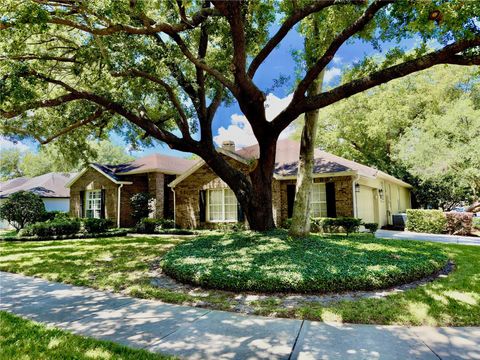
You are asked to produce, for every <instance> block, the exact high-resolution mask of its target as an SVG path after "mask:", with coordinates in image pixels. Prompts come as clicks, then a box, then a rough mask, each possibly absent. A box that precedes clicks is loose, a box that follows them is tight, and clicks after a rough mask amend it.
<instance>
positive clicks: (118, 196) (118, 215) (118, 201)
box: [117, 184, 123, 228]
mask: <svg viewBox="0 0 480 360" xmlns="http://www.w3.org/2000/svg"><path fill="white" fill-rule="evenodd" d="M122 187H123V184H120V185H118V191H117V227H118V228H119V227H120V199H121V196H120V195H121V192H122Z"/></svg>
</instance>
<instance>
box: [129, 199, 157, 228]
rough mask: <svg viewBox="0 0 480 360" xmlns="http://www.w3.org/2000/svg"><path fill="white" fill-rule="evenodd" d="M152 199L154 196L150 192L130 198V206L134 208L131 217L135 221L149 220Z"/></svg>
mask: <svg viewBox="0 0 480 360" xmlns="http://www.w3.org/2000/svg"><path fill="white" fill-rule="evenodd" d="M152 199H153V196H152V194H150V193H148V192H140V193H137V194H135V195H133V196H132V197H131V198H130V206H131V207H132V212H131V216H132V218H133V219H134V220H135V221H137V222H139V221H141V220H142V219H143V218H148V215H149V214H150V208H151V206H150V202H151V201H152Z"/></svg>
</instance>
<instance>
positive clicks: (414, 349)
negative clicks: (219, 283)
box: [0, 272, 480, 359]
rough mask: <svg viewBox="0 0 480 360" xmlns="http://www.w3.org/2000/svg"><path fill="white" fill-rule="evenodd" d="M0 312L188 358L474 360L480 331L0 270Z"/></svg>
mask: <svg viewBox="0 0 480 360" xmlns="http://www.w3.org/2000/svg"><path fill="white" fill-rule="evenodd" d="M0 310H5V311H8V312H11V313H14V314H18V315H20V316H23V317H25V318H29V319H32V320H36V321H39V322H43V323H48V324H51V325H54V326H57V327H59V328H63V329H65V330H69V331H71V332H73V333H76V334H80V335H86V336H91V337H94V338H98V339H106V340H112V341H115V342H118V343H122V344H125V345H128V346H131V347H136V348H144V349H147V350H150V351H154V352H162V353H165V354H173V355H178V356H180V357H185V358H189V359H480V328H478V327H475V328H473V327H472V328H430V327H416V328H409V327H401V326H373V325H341V324H327V323H322V322H312V321H301V320H290V319H272V318H264V317H258V316H244V315H239V314H234V313H229V312H223V311H210V310H205V309H200V308H192V307H186V306H177V305H171V304H164V303H161V302H157V301H147V300H139V299H134V298H129V297H124V296H121V295H117V294H111V293H108V292H102V291H96V290H92V289H89V288H83V287H76V286H70V285H65V284H59V283H54V282H49V281H46V280H41V279H37V278H32V277H26V276H22V275H18V274H10V273H4V272H0Z"/></svg>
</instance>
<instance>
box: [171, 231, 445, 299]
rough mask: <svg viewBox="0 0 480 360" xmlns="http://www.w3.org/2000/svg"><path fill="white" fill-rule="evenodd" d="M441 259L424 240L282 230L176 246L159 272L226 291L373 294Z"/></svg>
mask: <svg viewBox="0 0 480 360" xmlns="http://www.w3.org/2000/svg"><path fill="white" fill-rule="evenodd" d="M447 260H448V258H447V256H446V255H445V254H444V253H443V252H442V251H441V249H440V248H439V247H438V246H437V245H435V244H430V243H420V242H405V241H398V240H378V239H375V238H373V237H372V236H364V235H356V236H354V235H351V236H349V237H344V236H338V235H337V236H334V235H330V236H329V237H328V238H326V237H322V236H321V235H311V236H309V237H308V238H305V239H292V238H291V237H289V236H288V234H287V233H286V232H285V231H275V232H271V233H267V234H259V233H254V232H245V233H234V234H227V235H225V236H222V235H218V236H208V237H201V238H198V239H195V240H192V241H188V242H185V243H182V244H180V245H178V246H176V247H175V248H174V249H173V250H172V251H170V252H168V253H167V254H166V255H165V257H164V258H163V262H162V268H163V270H164V271H165V273H167V274H168V275H170V276H172V277H174V278H176V279H177V280H180V281H182V282H187V283H192V284H195V285H200V286H203V287H206V288H213V289H221V290H230V291H258V292H300V293H327V292H341V291H351V290H373V289H382V288H388V287H391V286H393V285H397V284H403V283H408V282H411V281H414V280H418V279H421V278H423V277H425V276H428V275H431V274H432V273H434V272H436V271H438V270H440V269H441V268H443V267H444V266H445V264H446V263H447Z"/></svg>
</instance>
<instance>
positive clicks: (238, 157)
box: [169, 140, 411, 228]
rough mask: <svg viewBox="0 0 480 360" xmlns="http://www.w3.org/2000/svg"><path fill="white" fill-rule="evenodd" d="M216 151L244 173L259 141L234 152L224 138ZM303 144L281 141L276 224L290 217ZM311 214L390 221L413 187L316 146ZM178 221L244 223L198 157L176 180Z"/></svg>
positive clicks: (191, 223) (204, 224) (276, 178)
mask: <svg viewBox="0 0 480 360" xmlns="http://www.w3.org/2000/svg"><path fill="white" fill-rule="evenodd" d="M218 151H219V152H220V153H221V154H223V156H224V157H225V159H227V161H229V162H230V163H231V164H234V165H235V166H237V167H238V168H239V169H241V170H242V171H244V172H248V170H249V169H250V168H251V166H252V159H253V160H254V159H256V158H258V154H259V151H258V145H253V146H249V147H246V148H243V149H240V150H238V151H235V145H234V144H233V142H231V141H230V142H225V143H224V145H223V146H222V148H219V149H218ZM299 152H300V143H298V142H296V141H292V140H280V141H278V143H277V152H276V159H275V162H276V163H275V170H274V174H273V176H274V180H273V185H272V187H273V204H272V205H273V216H274V220H275V223H276V225H277V226H281V225H282V224H284V223H285V220H286V219H288V218H290V217H291V216H292V211H293V202H294V198H295V182H296V174H297V166H298V156H299ZM313 172H314V175H313V177H314V185H313V191H312V201H311V203H312V213H311V216H312V217H340V216H355V217H358V218H361V219H362V220H363V221H364V222H376V223H378V224H379V225H380V226H383V225H387V224H391V223H392V215H393V214H397V213H402V212H405V210H406V209H408V208H410V207H411V199H410V189H411V186H410V185H409V184H407V183H405V182H403V181H401V180H399V179H396V178H395V177H393V176H390V175H388V174H386V173H384V172H382V171H379V170H377V169H374V168H371V167H368V166H365V165H362V164H359V163H356V162H354V161H350V160H347V159H344V158H342V157H339V156H335V155H333V154H329V153H327V152H324V151H321V150H317V149H316V150H315V164H314V170H313ZM169 186H170V187H171V188H172V189H173V191H174V202H175V221H176V223H177V224H178V225H179V226H180V227H182V228H198V227H211V226H214V225H215V224H216V223H224V222H237V221H244V219H243V214H242V211H241V209H240V207H239V206H238V204H237V200H236V197H235V195H234V193H233V191H232V190H230V189H229V188H228V186H227V185H226V184H225V183H224V182H223V181H222V180H221V179H220V178H218V176H216V174H215V173H214V172H213V171H212V170H211V169H210V168H209V167H208V165H207V164H206V163H205V161H203V160H201V161H198V162H197V163H196V164H195V165H194V166H192V167H191V168H190V169H189V170H188V171H186V172H185V173H184V174H182V175H181V176H180V177H178V178H177V179H175V180H174V181H172V182H171V183H170V184H169Z"/></svg>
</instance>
